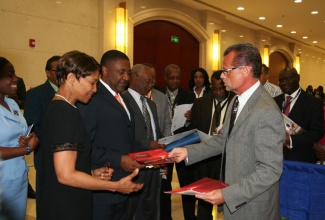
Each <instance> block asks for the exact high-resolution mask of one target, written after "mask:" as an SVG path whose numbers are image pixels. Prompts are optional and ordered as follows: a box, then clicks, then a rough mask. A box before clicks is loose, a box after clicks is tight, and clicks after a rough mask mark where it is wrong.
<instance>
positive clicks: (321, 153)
mask: <svg viewBox="0 0 325 220" xmlns="http://www.w3.org/2000/svg"><path fill="white" fill-rule="evenodd" d="M314 150H315V152H316V155H317V158H318V159H319V160H320V164H321V165H324V161H325V145H323V144H320V143H314Z"/></svg>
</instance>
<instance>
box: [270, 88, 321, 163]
mask: <svg viewBox="0 0 325 220" xmlns="http://www.w3.org/2000/svg"><path fill="white" fill-rule="evenodd" d="M274 100H275V102H276V103H277V105H278V106H279V108H280V110H282V105H283V102H284V94H281V95H279V96H276V97H274ZM288 116H289V118H290V119H292V120H293V121H294V122H296V123H297V124H298V125H299V126H301V127H302V128H303V129H304V130H305V132H303V133H301V134H296V135H291V140H292V146H293V148H292V149H291V150H290V149H288V148H286V147H284V148H283V156H284V159H285V160H295V161H301V162H310V163H315V162H316V161H317V157H316V154H315V151H314V149H313V144H314V143H315V142H317V141H318V140H319V139H321V138H322V137H323V135H324V112H323V107H322V103H321V102H320V101H319V100H317V99H316V98H314V97H313V96H311V95H309V94H308V93H306V92H305V91H303V90H301V93H300V95H299V97H298V98H297V101H296V103H295V104H294V106H293V107H292V109H291V111H290V113H289V115H288Z"/></svg>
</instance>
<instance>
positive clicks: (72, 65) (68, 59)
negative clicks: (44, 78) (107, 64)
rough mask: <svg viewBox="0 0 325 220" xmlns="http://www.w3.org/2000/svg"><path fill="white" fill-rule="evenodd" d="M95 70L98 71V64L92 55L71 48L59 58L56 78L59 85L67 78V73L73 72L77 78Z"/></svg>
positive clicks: (90, 73)
mask: <svg viewBox="0 0 325 220" xmlns="http://www.w3.org/2000/svg"><path fill="white" fill-rule="evenodd" d="M96 71H100V65H99V64H98V62H97V61H96V60H95V59H94V58H93V57H92V56H89V55H87V54H85V53H83V52H80V51H77V50H73V51H70V52H67V53H65V54H64V55H63V56H62V57H61V58H60V59H59V62H58V66H57V69H56V78H57V80H58V84H59V86H60V85H61V84H62V83H63V82H64V81H65V80H66V79H67V76H68V74H69V73H73V74H75V76H76V78H77V79H78V80H79V78H80V77H83V78H85V77H86V76H90V75H92V74H93V73H95V72H96Z"/></svg>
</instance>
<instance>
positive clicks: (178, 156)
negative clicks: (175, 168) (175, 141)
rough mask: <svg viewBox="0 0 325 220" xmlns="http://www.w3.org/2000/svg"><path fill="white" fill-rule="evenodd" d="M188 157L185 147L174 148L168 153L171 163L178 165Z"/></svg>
mask: <svg viewBox="0 0 325 220" xmlns="http://www.w3.org/2000/svg"><path fill="white" fill-rule="evenodd" d="M187 157H188V152H187V149H186V148H185V147H177V148H174V149H173V150H172V151H171V152H169V153H168V158H171V159H172V160H173V161H175V162H177V163H179V162H181V161H182V160H184V159H185V158H187Z"/></svg>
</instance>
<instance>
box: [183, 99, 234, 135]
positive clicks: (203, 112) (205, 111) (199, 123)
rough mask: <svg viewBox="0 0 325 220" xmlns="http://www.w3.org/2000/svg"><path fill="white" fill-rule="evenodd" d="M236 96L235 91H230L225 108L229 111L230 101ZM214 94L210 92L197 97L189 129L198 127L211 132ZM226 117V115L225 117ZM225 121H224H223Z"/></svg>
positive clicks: (205, 131)
mask: <svg viewBox="0 0 325 220" xmlns="http://www.w3.org/2000/svg"><path fill="white" fill-rule="evenodd" d="M233 97H234V93H230V95H229V97H228V100H227V104H226V106H225V110H226V111H227V109H228V105H229V102H230V101H231V100H232V98H233ZM213 99H214V97H213V94H212V93H208V94H206V95H205V96H203V97H201V98H197V99H196V100H195V102H194V104H193V107H192V119H191V124H190V126H189V129H194V128H196V129H198V130H200V131H203V132H204V133H206V134H209V131H210V124H211V119H212V105H213ZM223 119H225V117H224V118H223ZM222 123H223V122H222Z"/></svg>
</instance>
